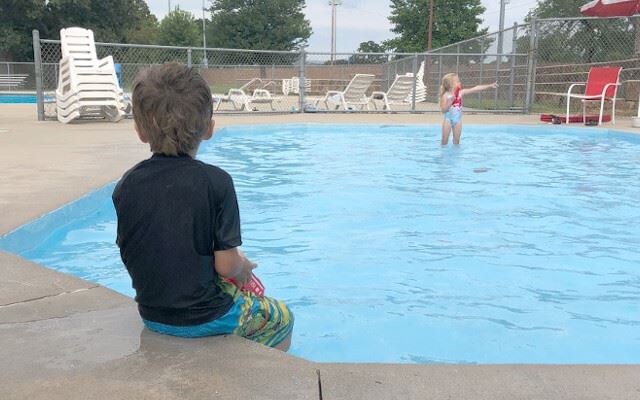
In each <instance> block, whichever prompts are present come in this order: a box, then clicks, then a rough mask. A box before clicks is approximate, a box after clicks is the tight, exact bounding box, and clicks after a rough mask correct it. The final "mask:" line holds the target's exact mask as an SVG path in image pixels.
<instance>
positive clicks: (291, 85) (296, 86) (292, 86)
mask: <svg viewBox="0 0 640 400" xmlns="http://www.w3.org/2000/svg"><path fill="white" fill-rule="evenodd" d="M310 89H311V79H305V80H304V90H305V92H309V90H310ZM282 93H283V94H284V95H285V96H288V95H289V94H290V93H293V94H300V78H298V77H297V76H294V77H292V78H291V79H283V80H282Z"/></svg>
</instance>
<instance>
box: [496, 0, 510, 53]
mask: <svg viewBox="0 0 640 400" xmlns="http://www.w3.org/2000/svg"><path fill="white" fill-rule="evenodd" d="M508 2H509V0H500V27H499V28H498V30H499V32H500V33H499V34H498V54H500V57H501V56H502V48H503V45H504V13H505V8H506V7H505V6H506V4H507V3H508Z"/></svg>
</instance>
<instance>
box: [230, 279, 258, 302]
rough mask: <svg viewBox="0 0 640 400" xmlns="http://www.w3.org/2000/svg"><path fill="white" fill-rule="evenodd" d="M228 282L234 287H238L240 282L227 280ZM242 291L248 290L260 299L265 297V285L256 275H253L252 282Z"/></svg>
mask: <svg viewBox="0 0 640 400" xmlns="http://www.w3.org/2000/svg"><path fill="white" fill-rule="evenodd" d="M227 281H229V282H231V283H233V284H234V285H236V286H238V281H236V280H235V279H232V278H227ZM238 287H239V286H238ZM240 289H241V290H248V291H250V292H251V293H253V294H255V295H256V296H258V297H263V296H264V285H263V284H262V282H261V281H260V279H258V277H257V276H256V274H251V280H250V281H249V282H248V283H247V284H246V285H244V286H242V287H241V288H240Z"/></svg>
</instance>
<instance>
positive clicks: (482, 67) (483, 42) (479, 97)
mask: <svg viewBox="0 0 640 400" xmlns="http://www.w3.org/2000/svg"><path fill="white" fill-rule="evenodd" d="M485 38H486V36H483V37H482V41H481V42H480V53H481V55H480V76H479V77H478V85H482V75H484V56H483V55H482V54H484V53H485V51H484V44H485ZM478 103H480V107H482V91H479V92H478Z"/></svg>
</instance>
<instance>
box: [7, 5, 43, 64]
mask: <svg viewBox="0 0 640 400" xmlns="http://www.w3.org/2000/svg"><path fill="white" fill-rule="evenodd" d="M46 11H47V7H46V1H45V0H2V1H0V60H1V59H3V58H4V59H9V60H15V61H31V60H33V45H32V35H31V31H32V30H33V29H38V30H40V31H41V32H44V33H46V32H47V23H46V22H47V15H46Z"/></svg>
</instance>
